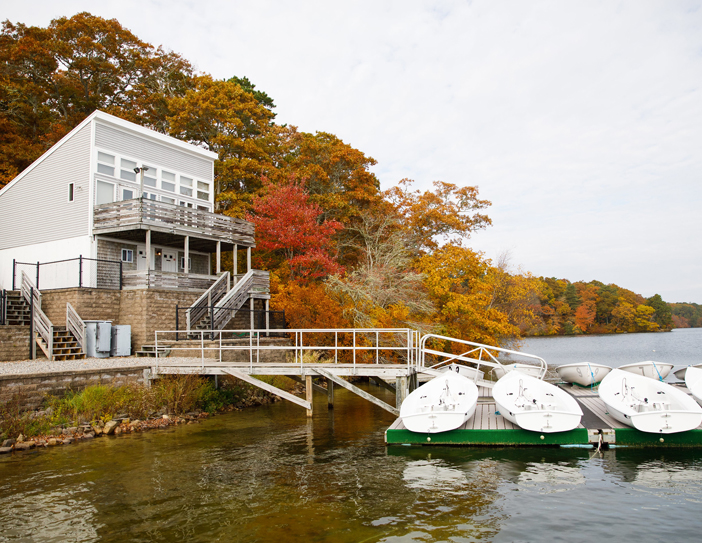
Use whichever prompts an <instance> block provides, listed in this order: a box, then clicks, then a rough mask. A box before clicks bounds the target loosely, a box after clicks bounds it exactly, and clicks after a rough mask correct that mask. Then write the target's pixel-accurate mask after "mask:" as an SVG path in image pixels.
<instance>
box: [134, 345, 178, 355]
mask: <svg viewBox="0 0 702 543" xmlns="http://www.w3.org/2000/svg"><path fill="white" fill-rule="evenodd" d="M156 352H157V351H156V346H155V345H142V346H141V351H137V352H136V353H134V354H136V355H137V356H138V357H141V358H156ZM169 354H171V345H159V346H158V357H159V358H165V357H166V356H168V355H169Z"/></svg>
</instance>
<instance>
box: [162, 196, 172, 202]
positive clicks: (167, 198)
mask: <svg viewBox="0 0 702 543" xmlns="http://www.w3.org/2000/svg"><path fill="white" fill-rule="evenodd" d="M161 201H162V202H166V203H167V204H175V199H174V198H169V197H168V196H161Z"/></svg>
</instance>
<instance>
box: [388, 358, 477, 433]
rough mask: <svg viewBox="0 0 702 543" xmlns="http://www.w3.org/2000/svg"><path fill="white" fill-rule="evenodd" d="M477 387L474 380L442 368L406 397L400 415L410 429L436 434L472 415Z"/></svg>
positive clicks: (459, 424)
mask: <svg viewBox="0 0 702 543" xmlns="http://www.w3.org/2000/svg"><path fill="white" fill-rule="evenodd" d="M477 403H478V387H477V386H476V385H475V383H474V382H473V381H471V380H470V379H467V378H465V377H463V376H462V375H460V373H456V372H455V371H445V372H443V373H442V374H441V375H439V376H437V377H434V378H433V379H432V380H431V381H429V382H428V383H426V384H424V385H422V386H420V387H419V388H417V389H416V390H414V391H413V392H412V393H411V394H409V395H408V396H407V398H405V401H404V402H402V406H401V407H400V418H401V419H402V422H403V424H404V425H405V428H407V429H408V430H410V431H412V432H419V433H425V434H435V433H439V432H447V431H449V430H454V429H456V428H458V427H459V426H462V425H463V423H465V422H466V421H467V420H468V419H469V418H470V417H472V416H473V415H474V414H475V406H476V405H477Z"/></svg>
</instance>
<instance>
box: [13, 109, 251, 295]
mask: <svg viewBox="0 0 702 543" xmlns="http://www.w3.org/2000/svg"><path fill="white" fill-rule="evenodd" d="M216 158H217V155H216V154H215V153H212V152H210V151H207V150H205V149H202V148H200V147H196V146H194V145H190V144H188V143H185V142H182V141H180V140H177V139H175V138H171V137H169V136H165V135H163V134H160V133H158V132H154V131H153V130H150V129H147V128H144V127H141V126H138V125H135V124H133V123H130V122H127V121H124V120H122V119H119V118H117V117H114V116H112V115H108V114H106V113H103V112H101V111H96V112H94V113H93V114H92V115H90V116H89V117H88V118H86V119H85V120H84V121H83V122H82V123H81V124H80V125H78V126H77V127H76V128H75V129H73V130H72V131H71V132H70V133H69V134H67V135H66V136H65V137H64V138H63V139H61V141H59V142H58V143H57V144H56V145H54V146H53V147H52V148H51V149H49V150H48V151H47V152H46V153H44V154H43V155H42V156H41V157H40V158H39V159H37V160H36V161H35V162H34V163H33V164H32V165H31V166H30V167H29V168H27V169H26V170H25V171H23V172H22V173H21V174H20V175H18V176H17V177H16V178H15V179H14V180H12V181H11V182H10V183H9V184H8V185H7V186H5V187H4V188H3V189H2V190H0V289H8V290H9V289H12V288H13V284H14V285H15V287H16V288H19V287H18V286H17V285H18V284H19V281H20V278H19V274H20V271H21V270H24V271H26V273H27V274H28V275H29V276H30V277H32V279H35V274H36V269H37V267H38V268H39V270H40V272H41V276H40V279H39V285H38V287H39V288H40V289H42V290H43V289H52V288H62V287H76V286H84V287H98V288H100V287H102V286H111V287H112V288H115V282H117V283H119V284H121V286H122V288H181V289H182V288H193V289H206V288H208V287H209V285H210V284H212V282H213V281H214V280H215V279H216V275H214V274H213V273H212V272H216V273H218V272H219V271H220V260H219V259H220V255H221V251H224V250H234V251H237V250H238V249H239V248H244V247H245V248H247V249H248V251H247V252H248V256H249V258H248V263H249V265H248V267H249V268H250V249H251V247H254V246H255V242H254V227H253V225H252V224H251V223H249V222H247V221H243V220H240V219H233V218H230V217H226V216H223V215H216V214H214V213H213V210H214V192H215V191H214V160H215V159H216ZM142 195H143V197H142ZM212 254H215V255H217V256H216V263H213V262H211V255H212ZM75 259H78V260H75ZM236 260H238V259H235V262H236ZM56 261H68V262H60V263H56V264H46V263H50V262H56ZM13 262H14V263H15V264H14V265H13ZM37 262H40V263H41V265H40V266H36V263H37ZM17 263H27V264H33V266H28V265H27V264H17ZM235 266H236V264H235ZM120 269H121V274H120ZM233 271H234V273H235V274H236V273H237V271H236V269H235V270H233ZM13 276H14V283H13Z"/></svg>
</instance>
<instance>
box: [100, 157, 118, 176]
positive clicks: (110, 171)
mask: <svg viewBox="0 0 702 543" xmlns="http://www.w3.org/2000/svg"><path fill="white" fill-rule="evenodd" d="M97 171H98V173H104V174H107V175H110V176H112V177H114V176H115V157H114V156H112V155H108V154H107V153H102V152H100V151H98V165H97Z"/></svg>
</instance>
